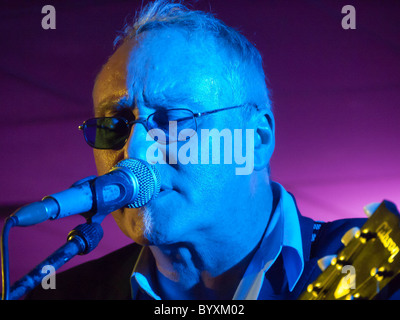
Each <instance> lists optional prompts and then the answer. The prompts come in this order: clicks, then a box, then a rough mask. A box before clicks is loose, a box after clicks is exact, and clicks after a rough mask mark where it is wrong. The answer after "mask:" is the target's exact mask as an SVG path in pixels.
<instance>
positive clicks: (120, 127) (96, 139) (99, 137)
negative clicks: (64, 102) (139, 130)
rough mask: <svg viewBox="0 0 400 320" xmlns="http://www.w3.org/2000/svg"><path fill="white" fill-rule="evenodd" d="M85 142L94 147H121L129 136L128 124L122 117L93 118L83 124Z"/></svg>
mask: <svg viewBox="0 0 400 320" xmlns="http://www.w3.org/2000/svg"><path fill="white" fill-rule="evenodd" d="M83 130H84V134H85V139H86V142H87V143H88V144H89V145H90V146H91V147H93V148H96V149H121V148H122V147H123V146H124V144H125V142H126V140H127V139H128V137H129V131H130V130H129V126H128V125H127V124H126V122H125V120H124V119H122V118H94V119H90V120H87V121H86V122H85V125H84V128H83Z"/></svg>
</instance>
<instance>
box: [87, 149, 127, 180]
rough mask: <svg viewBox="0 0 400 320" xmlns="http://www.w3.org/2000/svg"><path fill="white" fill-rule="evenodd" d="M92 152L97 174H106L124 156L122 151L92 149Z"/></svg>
mask: <svg viewBox="0 0 400 320" xmlns="http://www.w3.org/2000/svg"><path fill="white" fill-rule="evenodd" d="M93 154H94V160H95V163H96V168H97V173H98V175H103V174H106V173H107V172H109V171H110V170H111V168H112V167H113V166H114V165H116V164H117V163H118V162H119V161H121V160H123V158H124V157H123V152H122V151H113V150H98V149H93Z"/></svg>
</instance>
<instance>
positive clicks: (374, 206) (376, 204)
mask: <svg viewBox="0 0 400 320" xmlns="http://www.w3.org/2000/svg"><path fill="white" fill-rule="evenodd" d="M379 205H380V203H379V202H372V203H370V204H367V205H366V206H364V208H363V209H364V213H365V214H366V215H367V217H368V218H369V217H370V216H372V215H373V213H374V212H375V211H376V209H378V207H379Z"/></svg>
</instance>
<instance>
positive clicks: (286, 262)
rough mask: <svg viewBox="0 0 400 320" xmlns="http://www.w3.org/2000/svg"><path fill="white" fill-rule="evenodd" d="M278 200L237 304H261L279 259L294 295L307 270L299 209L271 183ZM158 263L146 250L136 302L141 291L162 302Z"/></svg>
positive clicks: (137, 273) (135, 281)
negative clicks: (157, 289) (157, 285)
mask: <svg viewBox="0 0 400 320" xmlns="http://www.w3.org/2000/svg"><path fill="white" fill-rule="evenodd" d="M271 186H272V190H273V194H274V198H275V199H278V203H277V205H276V208H275V211H274V212H273V214H272V217H271V221H270V223H269V225H268V228H267V230H266V232H265V234H264V237H263V239H262V240H261V244H260V246H259V248H258V249H257V251H256V252H255V253H254V256H253V258H252V260H251V261H250V263H249V265H248V267H247V269H246V271H245V273H244V275H243V278H242V279H241V281H240V283H239V285H238V287H237V289H236V292H235V294H234V296H233V300H257V298H258V296H259V293H260V290H261V288H262V285H263V282H264V279H265V277H266V275H267V274H268V271H269V270H270V268H271V266H272V265H273V264H274V263H275V262H276V260H277V258H278V256H279V255H281V256H282V260H283V267H284V271H285V275H286V278H287V281H288V286H289V290H290V291H292V290H293V288H294V287H295V285H296V283H297V281H298V280H299V278H300V276H301V274H302V272H303V269H304V258H303V248H302V239H301V231H300V223H299V217H298V214H297V207H296V204H295V201H294V199H293V197H292V196H291V195H290V194H289V193H288V192H287V191H286V190H285V189H284V188H283V187H282V186H281V185H280V184H279V183H276V182H271ZM155 268H156V266H155V260H154V258H153V256H152V253H151V251H150V249H149V248H148V247H143V249H142V251H141V253H140V256H139V258H138V260H137V262H136V265H135V267H134V269H133V272H132V275H131V291H132V298H133V299H136V297H137V296H138V292H139V289H141V291H142V292H144V293H145V294H146V297H145V298H150V299H155V300H161V298H160V297H159V295H158V294H157V293H156V292H155V291H154V290H153V286H152V283H154V279H153V278H154V274H155V270H156V269H155Z"/></svg>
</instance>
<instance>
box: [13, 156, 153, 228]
mask: <svg viewBox="0 0 400 320" xmlns="http://www.w3.org/2000/svg"><path fill="white" fill-rule="evenodd" d="M160 186H161V179H160V174H159V172H158V170H156V168H155V167H154V166H152V165H150V164H149V163H147V162H145V161H142V160H138V159H125V160H122V161H120V162H118V163H117V164H116V165H115V166H114V167H113V168H112V169H111V170H110V172H108V173H106V174H104V175H102V176H99V177H96V176H90V177H87V178H84V179H82V180H79V181H77V182H76V183H74V184H73V185H72V186H71V187H70V188H69V189H66V190H64V191H61V192H58V193H55V194H52V195H50V196H46V197H44V198H43V199H42V200H41V201H38V202H33V203H31V204H28V205H25V206H23V207H21V208H19V209H17V211H15V212H14V213H13V214H12V215H11V217H13V220H15V225H16V226H31V225H34V224H37V223H41V222H44V221H46V220H49V219H50V220H55V219H60V218H64V217H68V216H71V215H74V214H82V215H83V216H84V217H85V218H93V217H95V218H97V220H99V219H101V220H100V222H101V221H102V220H103V219H104V217H105V216H106V215H107V214H109V213H110V212H113V211H115V210H117V209H120V208H122V207H128V208H139V207H142V206H144V205H145V204H146V203H148V202H149V201H151V200H152V199H154V198H155V197H157V195H158V193H159V192H160Z"/></svg>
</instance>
